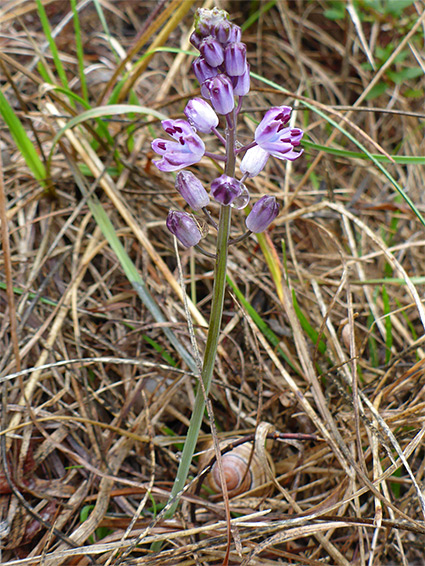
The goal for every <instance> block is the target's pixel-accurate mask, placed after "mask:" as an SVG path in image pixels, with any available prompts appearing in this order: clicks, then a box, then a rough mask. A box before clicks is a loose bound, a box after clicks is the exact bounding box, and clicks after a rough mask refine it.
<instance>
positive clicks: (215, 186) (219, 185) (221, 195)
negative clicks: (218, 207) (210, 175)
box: [211, 175, 244, 206]
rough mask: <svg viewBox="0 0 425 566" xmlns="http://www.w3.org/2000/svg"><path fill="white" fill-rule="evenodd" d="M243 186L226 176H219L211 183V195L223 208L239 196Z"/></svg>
mask: <svg viewBox="0 0 425 566" xmlns="http://www.w3.org/2000/svg"><path fill="white" fill-rule="evenodd" d="M243 188H244V185H243V183H241V182H240V181H238V180H237V179H234V178H233V177H229V176H228V175H221V176H220V177H217V179H214V181H212V183H211V194H212V196H213V197H214V198H215V200H216V201H217V202H219V203H220V204H224V205H225V206H227V205H229V204H232V202H233V201H234V200H235V199H236V198H237V197H239V196H240V195H241V193H242V192H243Z"/></svg>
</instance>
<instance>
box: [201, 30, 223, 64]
mask: <svg viewBox="0 0 425 566" xmlns="http://www.w3.org/2000/svg"><path fill="white" fill-rule="evenodd" d="M199 51H200V53H201V55H202V57H203V58H204V59H205V61H206V62H207V63H208V65H211V67H218V66H219V65H221V64H222V63H223V61H224V52H223V47H222V46H221V43H220V42H219V41H217V40H216V39H215V37H213V36H212V35H209V36H208V37H206V38H205V39H204V40H203V41H202V43H201V44H200V46H199Z"/></svg>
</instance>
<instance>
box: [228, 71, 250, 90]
mask: <svg viewBox="0 0 425 566" xmlns="http://www.w3.org/2000/svg"><path fill="white" fill-rule="evenodd" d="M249 69H250V65H249V63H247V64H246V70H245V72H244V74H243V75H240V76H239V77H231V79H232V84H233V94H235V95H236V96H245V94H248V92H249V88H250V86H251V79H250V76H249Z"/></svg>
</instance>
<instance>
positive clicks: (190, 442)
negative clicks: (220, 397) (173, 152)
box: [165, 113, 236, 518]
mask: <svg viewBox="0 0 425 566" xmlns="http://www.w3.org/2000/svg"><path fill="white" fill-rule="evenodd" d="M235 122H236V116H235V114H234V113H233V115H232V121H231V123H230V120H227V123H228V128H227V130H226V158H227V161H226V167H225V173H226V175H229V177H234V175H235V161H236V160H235V130H236V128H235ZM231 215H232V208H231V207H230V206H221V207H220V219H219V224H218V233H217V251H216V262H215V268H214V287H213V298H212V304H211V314H210V323H209V328H208V335H207V343H206V347H205V355H204V362H203V366H202V374H201V379H202V383H203V385H204V390H205V396H207V395H208V393H209V390H210V386H211V380H212V376H213V373H214V365H215V358H216V355H217V346H218V340H219V337H220V327H221V319H222V316H223V303H224V294H225V290H226V267H227V253H228V242H229V233H230V221H231ZM202 389H203V388H202V386H201V384H200V385H199V386H198V390H197V393H196V398H195V406H194V409H193V413H192V417H191V419H190V425H189V429H188V431H187V437H186V441H185V444H184V447H183V452H182V455H181V460H180V463H179V467H178V470H177V475H176V479H175V480H174V484H173V487H172V489H171V495H170V499H169V501H172V500H173V502H172V504H171V506H170V508H169V509H168V510H167V511H166V513H165V518H170V517H171V516H172V515H174V512H175V510H176V508H177V505H178V503H179V499H180V495H179V494H180V492H181V491H182V489H183V488H184V486H185V483H186V479H187V476H188V474H189V469H190V464H191V462H192V457H193V454H194V452H195V448H196V443H197V441H198V436H199V431H200V429H201V424H202V418H203V416H204V411H205V396H204V391H203V390H202Z"/></svg>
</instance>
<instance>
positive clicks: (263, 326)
mask: <svg viewBox="0 0 425 566" xmlns="http://www.w3.org/2000/svg"><path fill="white" fill-rule="evenodd" d="M226 280H227V284H228V285H229V286H230V287H231V288H232V290H233V292H234V293H235V296H236V298H237V299H238V301H239V302H240V303H241V304H242V306H243V307H244V309H245V310H246V312H247V313H248V314H249V316H250V317H251V319H252V320H253V321H254V323H255V324H256V325H257V327H258V329H259V330H260V331H261V333H262V334H263V335H264V336H265V338H267V340H268V341H269V342H270V344H271V345H272V346H273V347H274V348H277V351H278V352H279V355H280V356H282V358H283V359H284V360H285V362H286V363H287V364H289V365H290V367H291V368H292V369H293V370H294V371H296V372H297V373H298V369H297V368H296V367H295V366H294V364H293V363H292V362H291V360H290V359H289V358H288V356H287V355H286V354H285V352H284V351H283V350H282V348H280V346H279V343H280V339H279V336H277V335H276V334H275V333H274V332H273V330H272V329H271V328H270V326H269V325H268V324H267V323H266V322H264V320H263V319H262V318H261V316H260V315H259V314H258V312H257V311H256V310H255V309H254V307H252V305H251V303H250V302H249V301H247V300H246V299H245V297H244V295H243V293H242V291H241V290H240V289H239V288H238V286H237V285H236V283H235V282H234V281H232V279H230V277H229V276H227V279H226Z"/></svg>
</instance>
